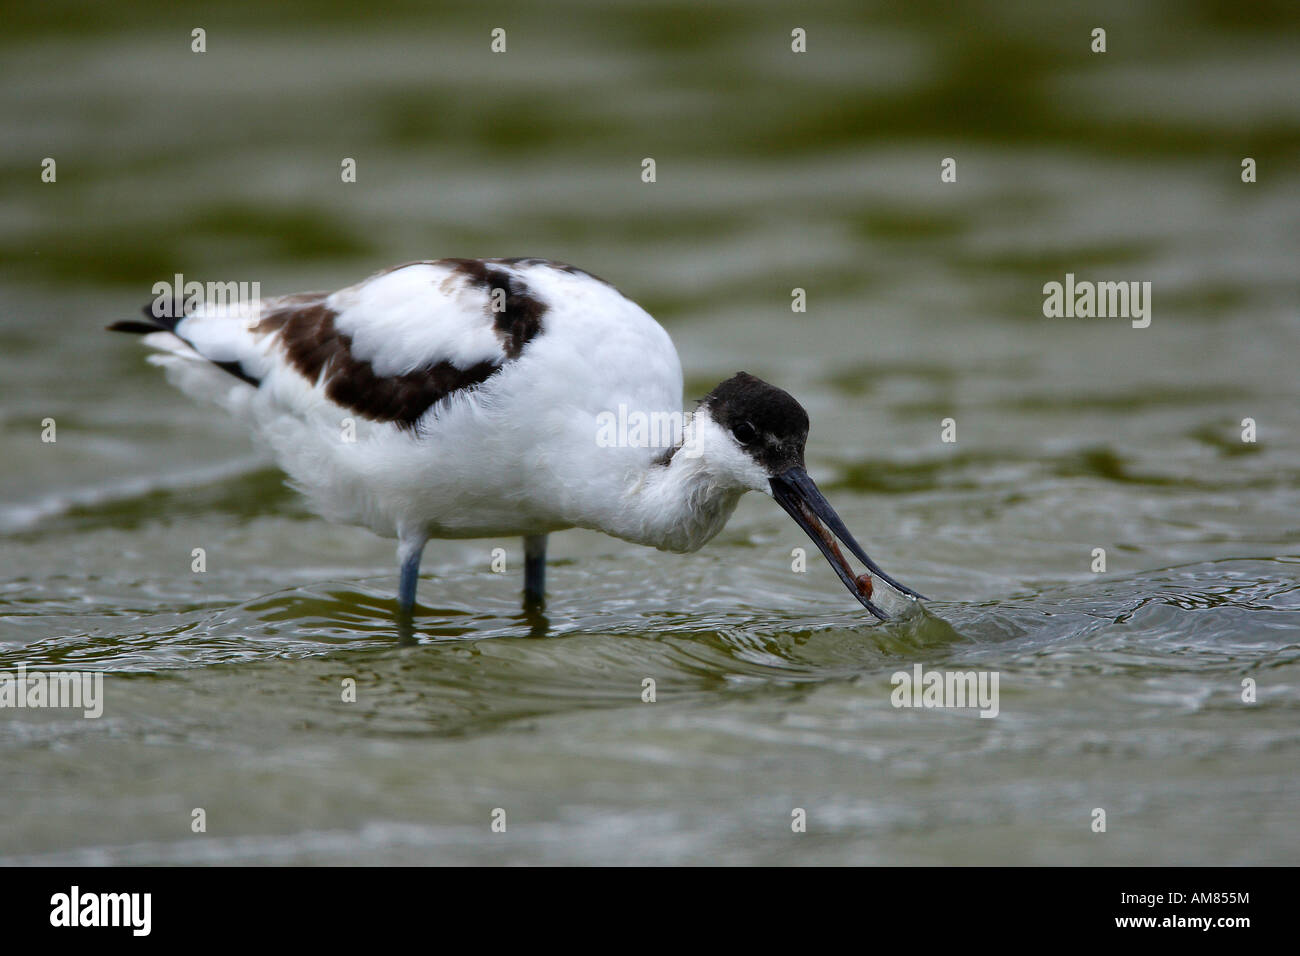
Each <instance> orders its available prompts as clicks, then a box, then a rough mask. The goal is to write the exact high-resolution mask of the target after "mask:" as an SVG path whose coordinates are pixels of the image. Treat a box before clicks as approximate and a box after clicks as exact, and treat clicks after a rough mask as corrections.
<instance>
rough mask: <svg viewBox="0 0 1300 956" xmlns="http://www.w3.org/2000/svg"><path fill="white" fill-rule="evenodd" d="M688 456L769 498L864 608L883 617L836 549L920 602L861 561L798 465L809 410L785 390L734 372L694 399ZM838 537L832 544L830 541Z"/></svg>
mask: <svg viewBox="0 0 1300 956" xmlns="http://www.w3.org/2000/svg"><path fill="white" fill-rule="evenodd" d="M694 429H695V434H694V436H693V441H694V442H695V446H696V447H695V453H696V454H698V455H699V456H700V457H701V459H703V460H705V461H707V462H708V467H709V469H710V471H712V472H713V473H714V474H715V475H716V476H718V478H719V479H721V480H724V481H728V482H732V483H734V484H736V485H737V486H740V487H743V488H746V489H748V490H752V491H762V492H765V493H767V494H770V495H771V496H772V497H773V498H775V499H776V501H777V504H779V505H780V506H781V507H782V508H784V509H785V510H786V512H788V513H789V515H790V517H792V518H793V519H794V520H795V523H796V524H798V525H799V527H801V528H803V530H804V531H805V532H806V533H807V535H808V537H810V538H812V540H813V543H814V544H816V545H817V548H818V550H820V551H821V553H822V554H823V555H825V557H826V560H827V561H829V562H830V564H831V567H832V568H834V569H835V573H836V574H837V575H839V578H840V580H841V581H843V582H844V585H845V587H847V588H848V589H849V592H850V593H852V594H853V596H854V597H855V598H857V599H858V601H860V602H861V603H862V606H863V607H865V608H866V609H867V610H868V611H870V612H871V613H872V614H874V615H875V616H876V617H878V618H880V619H881V620H882V621H884V620H888V619H889V618H888V615H886V614H885V613H884V612H883V611H881V610H880V608H878V607H876V605H875V604H873V603H872V602H871V579H870V577H868V576H867V575H862V576H858V575H855V574H854V571H853V568H852V567H851V566H850V564H849V562H848V560H847V559H846V558H845V557H844V555H843V553H842V552H841V551H840V547H839V546H840V544H843V545H844V546H845V547H847V548H848V549H849V551H850V552H852V553H853V554H854V555H856V556H857V558H858V560H860V561H862V563H863V564H865V565H866V566H867V568H868V569H870V571H871V572H872V573H874V574H875V575H876V576H877V577H879V578H880V579H881V580H882V581H884V582H885V583H887V584H889V585H890V586H891V587H893V588H895V589H896V590H898V591H900V592H901V593H903V594H907V595H910V596H912V597H915V598H920V597H921V595H920V594H917V593H916V592H915V591H913V590H912V589H911V588H907V587H904V586H903V585H901V584H899V583H898V582H897V581H895V580H894V579H893V578H891V577H890V576H889V575H887V574H886V573H885V572H884V571H882V570H881V569H880V567H879V566H878V565H877V564H876V563H875V562H874V561H872V560H871V558H869V557H868V556H867V553H866V551H864V550H863V549H862V546H861V545H859V544H858V542H857V541H856V540H854V538H853V535H852V534H850V533H849V529H848V528H846V527H845V526H844V522H843V521H841V520H840V516H839V515H837V514H836V513H835V509H834V508H832V507H831V505H830V502H828V501H827V500H826V498H825V497H824V496H823V495H822V493H821V491H820V490H819V489H818V488H817V485H816V484H815V483H814V482H813V480H812V478H810V477H809V475H808V472H807V471H806V470H805V468H804V460H803V452H804V444H805V443H806V442H807V440H808V413H807V412H806V411H804V409H803V406H802V405H800V404H799V403H798V402H797V401H795V400H794V398H793V397H791V395H790V394H789V393H788V392H785V391H782V390H781V389H779V388H777V387H776V386H775V385H769V384H768V383H767V382H764V381H763V380H762V379H760V378H755V377H754V376H753V375H750V374H748V373H747V372H738V373H737V374H735V375H733V376H732V377H731V378H729V379H727V380H726V381H725V382H723V383H722V384H720V385H718V386H717V387H716V388H714V389H713V391H711V392H709V394H708V395H706V396H704V398H702V399H701V400H700V406H699V408H698V410H697V411H696V413H695V419H694ZM836 539H838V541H837V540H836Z"/></svg>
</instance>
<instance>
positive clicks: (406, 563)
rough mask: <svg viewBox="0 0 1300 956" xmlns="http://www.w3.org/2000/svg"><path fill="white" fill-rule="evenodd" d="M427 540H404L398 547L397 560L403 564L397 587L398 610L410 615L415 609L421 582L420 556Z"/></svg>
mask: <svg viewBox="0 0 1300 956" xmlns="http://www.w3.org/2000/svg"><path fill="white" fill-rule="evenodd" d="M426 540H427V539H425V538H403V539H402V540H401V541H400V542H399V543H398V545H397V559H398V560H399V561H401V562H402V578H401V583H400V584H399V585H398V587H397V610H398V611H399V612H400V613H401V614H405V615H409V614H410V613H411V609H412V608H413V607H415V587H416V585H417V584H418V583H419V582H420V555H422V554H423V553H424V542H425V541H426Z"/></svg>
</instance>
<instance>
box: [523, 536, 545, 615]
mask: <svg viewBox="0 0 1300 956" xmlns="http://www.w3.org/2000/svg"><path fill="white" fill-rule="evenodd" d="M545 601H546V535H544V534H530V535H526V536H525V537H524V606H525V607H526V606H528V605H530V604H543V603H545Z"/></svg>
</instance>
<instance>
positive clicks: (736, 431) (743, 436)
mask: <svg viewBox="0 0 1300 956" xmlns="http://www.w3.org/2000/svg"><path fill="white" fill-rule="evenodd" d="M731 434H733V435H735V436H736V441H738V442H740V443H741V444H742V445H748V444H749V443H750V442H752V441H753V440H754V434H755V432H754V426H753V425H751V424H750V423H749V422H741V423H740V424H739V425H737V426H736V427H735V428H733V429H732V430H731Z"/></svg>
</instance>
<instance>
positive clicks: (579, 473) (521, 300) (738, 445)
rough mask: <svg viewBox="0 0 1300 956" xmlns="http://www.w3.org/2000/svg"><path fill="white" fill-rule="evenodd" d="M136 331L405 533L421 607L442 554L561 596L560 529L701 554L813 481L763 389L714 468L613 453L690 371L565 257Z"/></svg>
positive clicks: (733, 417) (777, 397) (387, 279)
mask: <svg viewBox="0 0 1300 956" xmlns="http://www.w3.org/2000/svg"><path fill="white" fill-rule="evenodd" d="M115 328H118V329H121V330H123V331H134V332H148V333H149V334H148V335H147V337H146V339H145V341H146V343H147V344H148V345H149V346H151V347H152V348H154V349H156V350H157V353H156V354H155V355H154V356H152V359H151V360H152V361H154V362H155V363H157V364H159V365H162V366H163V367H164V368H165V369H166V370H167V373H168V376H169V378H170V379H171V380H172V381H173V383H174V384H176V385H177V386H179V387H180V388H181V389H183V390H184V391H186V392H187V393H189V394H191V395H194V396H197V397H200V398H205V399H209V400H213V401H216V402H218V403H220V404H222V405H223V406H225V407H226V408H227V409H228V410H230V411H231V412H232V413H233V414H234V415H235V416H236V417H238V418H240V419H242V420H245V421H247V422H248V423H249V424H251V425H252V426H253V428H254V429H255V431H256V433H257V434H258V435H259V436H260V437H261V439H262V440H264V441H265V442H267V444H268V445H269V446H270V447H271V448H272V449H273V450H274V452H275V455H276V457H277V460H278V461H279V463H280V465H281V466H282V467H283V468H284V470H285V471H286V472H287V473H288V474H289V476H290V477H291V479H292V482H293V484H294V485H295V486H296V487H297V488H299V489H300V490H301V491H302V492H303V493H304V494H305V495H306V496H307V498H308V499H309V501H310V502H311V504H312V506H313V507H314V508H315V509H316V510H318V511H319V512H320V513H321V514H322V515H324V516H325V517H327V518H329V519H331V520H334V521H339V522H345V523H350V524H359V525H363V526H365V527H367V528H370V529H371V530H372V531H375V532H377V533H379V534H381V535H387V536H396V537H397V538H398V539H399V542H400V543H399V556H400V557H401V559H402V562H403V582H402V594H401V598H402V605H403V607H404V608H409V606H410V604H411V602H412V601H413V598H414V588H415V580H416V571H417V569H418V562H419V555H420V552H421V550H422V548H423V545H424V543H425V541H426V540H427V539H428V538H431V537H437V538H470V537H488V536H492V537H496V536H506V535H521V536H524V537H525V539H526V543H527V552H528V558H529V567H528V569H527V571H526V591H527V592H528V593H529V594H530V596H531V597H533V598H540V597H541V587H542V567H543V562H544V553H545V552H544V549H545V537H544V536H545V535H546V534H547V533H549V532H552V531H559V530H563V529H565V528H572V527H581V528H592V529H596V530H600V531H604V532H607V533H609V534H612V535H614V536H616V537H619V538H623V539H625V540H628V541H632V542H635V543H638V544H644V545H650V546H653V547H658V548H663V549H667V550H672V551H693V550H696V549H698V548H699V547H701V546H702V545H703V544H705V543H706V542H707V541H708V540H709V539H710V538H712V537H713V536H714V535H715V534H716V533H717V532H718V531H719V530H720V529H721V528H722V527H723V525H724V524H725V523H726V520H727V518H728V517H729V516H730V514H731V512H732V511H733V510H734V508H735V505H736V503H737V501H738V500H739V497H740V495H741V494H743V493H744V492H745V491H747V490H761V491H764V492H768V493H773V492H772V488H773V485H772V482H773V481H774V480H775V477H776V476H777V475H778V474H779V473H780V472H785V471H788V470H789V469H790V468H795V467H797V469H798V470H799V471H800V472H801V473H802V452H803V440H804V437H805V436H806V433H807V417H806V415H805V414H804V413H803V410H802V408H800V407H799V406H798V403H797V402H795V401H794V400H793V399H792V398H790V397H789V396H788V395H786V394H785V393H784V392H781V391H780V390H779V389H776V388H774V387H772V386H770V385H767V384H766V383H762V382H760V381H759V380H757V379H753V378H752V377H749V376H744V375H743V373H742V375H741V376H737V378H736V379H732V380H730V382H729V383H724V384H723V385H722V386H719V388H718V389H715V391H714V393H711V394H710V396H709V397H707V398H706V399H705V400H704V403H703V404H702V406H701V407H700V409H699V411H698V413H697V415H696V419H695V429H696V431H695V448H694V449H692V452H693V453H692V454H684V453H680V449H674V448H666V449H665V448H653V447H635V446H627V445H623V446H615V447H608V444H607V443H606V444H605V445H602V444H601V443H598V441H597V435H598V432H599V429H600V416H601V415H602V413H605V414H610V413H613V412H614V411H615V410H617V409H618V408H619V406H620V405H622V406H624V407H625V408H627V409H632V410H636V411H638V412H641V413H644V414H646V415H651V414H658V415H672V414H678V413H680V412H681V408H682V405H681V400H682V372H681V364H680V362H679V360H678V357H677V352H676V350H675V349H674V347H673V344H672V341H671V339H670V338H669V336H668V333H667V332H665V331H664V329H663V328H662V327H661V326H660V325H659V324H658V323H657V322H656V321H655V320H654V319H653V318H651V317H650V315H649V314H647V313H646V312H645V310H643V309H642V308H641V307H640V306H638V305H636V304H635V303H634V302H632V301H630V300H629V299H627V298H626V297H624V296H623V295H622V294H620V293H619V292H618V291H617V290H616V289H614V288H613V287H612V286H610V285H609V284H607V283H605V282H604V281H602V280H600V279H597V278H595V277H593V276H591V275H589V274H587V273H585V272H582V271H580V270H577V269H574V268H572V267H569V266H564V265H562V264H558V263H553V262H549V261H545V260H540V259H512V260H509V259H496V260H493V259H487V260H464V259H449V260H438V261H430V262H417V263H410V264H408V265H405V266H399V267H397V268H394V269H390V270H388V271H385V272H381V273H379V274H377V275H374V276H371V277H370V278H368V279H366V280H364V281H362V282H359V283H357V284H356V285H353V286H349V287H347V288H345V289H341V290H339V291H338V292H334V293H332V294H324V293H309V294H303V295H296V296H285V297H280V298H270V299H263V300H261V301H258V302H252V303H244V304H242V305H238V306H226V307H214V306H202V307H199V308H197V309H195V310H193V311H191V312H190V313H189V314H188V315H185V316H184V317H182V318H179V319H178V320H170V319H167V318H163V317H154V318H153V321H152V323H150V324H148V325H146V324H143V323H139V322H134V323H130V322H128V323H119V324H118V325H117V326H115ZM732 383H734V385H733V384H732ZM729 386H731V387H729ZM800 419H801V420H802V421H800ZM751 420H752V421H751ZM737 422H743V423H744V425H743V426H739V425H737ZM751 431H753V432H755V435H754V437H753V438H752V439H751V440H750V441H748V442H746V441H742V440H740V438H738V437H737V435H740V436H741V438H743V437H745V436H747V435H749V433H750V432H751ZM796 446H797V447H796ZM805 477H806V476H805ZM808 483H809V484H811V480H810V479H809V480H808ZM777 497H778V500H781V497H780V495H778V496H777ZM822 501H823V502H824V499H822ZM783 505H784V506H785V507H786V508H787V510H790V511H791V514H793V515H795V517H796V520H800V523H801V524H805V526H806V528H807V527H808V526H807V525H806V522H805V521H804V520H802V519H801V517H800V513H799V511H798V509H795V510H791V507H792V506H791V505H790V504H788V503H786V502H783ZM826 507H827V508H829V506H828V505H827V506H826ZM814 510H815V509H814ZM804 517H807V515H805V516H804ZM811 520H812V522H813V524H814V525H816V528H815V529H813V530H817V533H818V534H820V535H821V536H822V537H825V538H829V535H827V534H826V532H825V529H824V527H822V526H821V525H820V523H818V522H817V521H816V519H815V518H813V519H811ZM836 520H838V519H836ZM813 530H810V533H813ZM840 537H841V539H843V537H844V536H843V535H841V536H840ZM814 540H815V541H816V540H817V537H816V536H815V537H814ZM824 543H825V542H823V541H818V546H819V547H822V548H823V551H826V548H825V547H823V545H824ZM831 543H832V544H833V541H832V542H831ZM853 547H854V550H855V552H856V551H857V550H860V549H857V548H856V544H854V546H853ZM836 553H838V549H837V550H836ZM827 554H828V557H831V554H830V553H829V552H827ZM863 557H864V558H865V556H863ZM840 562H841V563H843V559H842V558H841V559H840ZM832 563H833V564H834V563H835V562H834V559H832ZM873 567H874V566H873ZM840 570H841V569H839V568H837V573H838V572H839V571H840ZM845 570H847V567H846V568H845ZM877 570H878V569H877ZM841 578H844V574H841ZM846 583H848V582H847V581H846ZM903 590H904V591H905V592H906V589H903ZM906 593H911V592H906ZM868 595H869V588H868ZM858 597H859V600H862V601H863V603H864V604H866V605H867V606H868V607H871V609H872V610H873V612H875V613H877V614H879V612H878V611H876V609H875V608H874V607H873V606H872V605H871V604H870V602H869V601H866V600H865V598H864V597H863V596H862V595H861V594H858Z"/></svg>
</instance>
